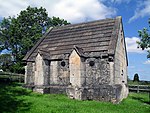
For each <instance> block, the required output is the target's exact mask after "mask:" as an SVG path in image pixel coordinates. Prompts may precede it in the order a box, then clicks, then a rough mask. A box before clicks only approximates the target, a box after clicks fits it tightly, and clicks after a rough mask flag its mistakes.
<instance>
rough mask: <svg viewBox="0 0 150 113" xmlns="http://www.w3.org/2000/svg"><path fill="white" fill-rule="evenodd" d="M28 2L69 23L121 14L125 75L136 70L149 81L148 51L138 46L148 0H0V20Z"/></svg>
mask: <svg viewBox="0 0 150 113" xmlns="http://www.w3.org/2000/svg"><path fill="white" fill-rule="evenodd" d="M28 6H32V7H41V6H42V7H44V8H46V10H47V12H48V15H49V17H52V16H56V17H60V18H63V19H66V20H67V21H68V22H71V23H72V24H75V23H82V22H88V21H94V20H100V19H105V18H115V17H117V16H122V20H123V27H124V33H125V40H126V46H127V54H128V62H129V65H128V76H129V78H130V79H133V77H134V74H135V73H138V75H139V78H140V80H149V81H150V59H147V51H146V50H145V51H142V50H141V49H138V48H137V44H136V41H139V40H140V37H139V36H138V30H142V29H143V28H144V27H147V28H149V26H148V19H149V17H150V0H0V20H2V19H3V18H4V17H5V18H7V17H9V16H15V17H16V16H17V14H19V13H20V11H21V10H25V9H26V8H27V7H28Z"/></svg>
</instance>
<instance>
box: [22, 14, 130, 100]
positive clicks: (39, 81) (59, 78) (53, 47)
mask: <svg viewBox="0 0 150 113" xmlns="http://www.w3.org/2000/svg"><path fill="white" fill-rule="evenodd" d="M23 60H24V61H25V62H26V64H27V65H26V66H25V70H26V73H25V86H26V87H30V88H32V89H33V90H34V91H36V92H40V93H56V94H58V93H65V94H67V95H68V96H69V97H70V98H74V99H80V100H100V101H111V102H120V101H121V100H122V99H123V98H125V97H127V95H128V87H127V66H128V60H127V52H126V46H125V38H124V31H123V25H122V18H121V17H120V16H119V17H116V18H111V19H103V20H98V21H92V22H87V23H80V24H74V25H66V26H61V27H54V28H50V29H49V30H48V32H47V33H46V34H45V35H44V36H43V37H42V38H41V39H40V40H39V41H38V42H37V44H36V45H35V46H34V47H33V48H32V49H31V50H30V51H29V52H28V53H27V55H26V56H25V57H24V59H23Z"/></svg>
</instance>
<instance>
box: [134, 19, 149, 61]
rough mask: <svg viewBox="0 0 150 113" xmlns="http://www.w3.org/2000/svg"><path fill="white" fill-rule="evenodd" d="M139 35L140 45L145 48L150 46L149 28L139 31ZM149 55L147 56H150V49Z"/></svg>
mask: <svg viewBox="0 0 150 113" xmlns="http://www.w3.org/2000/svg"><path fill="white" fill-rule="evenodd" d="M149 26H150V19H149ZM138 33H139V36H140V37H141V40H140V41H137V43H138V47H140V48H142V50H144V49H148V48H150V34H149V32H148V29H147V28H143V30H139V31H138ZM147 52H148V55H147V58H150V50H148V51H147Z"/></svg>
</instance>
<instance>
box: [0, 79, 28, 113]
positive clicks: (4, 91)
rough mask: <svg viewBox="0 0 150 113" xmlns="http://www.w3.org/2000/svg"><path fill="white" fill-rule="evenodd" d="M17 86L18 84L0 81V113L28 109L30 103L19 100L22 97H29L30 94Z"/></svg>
mask: <svg viewBox="0 0 150 113" xmlns="http://www.w3.org/2000/svg"><path fill="white" fill-rule="evenodd" d="M18 86H20V85H19V84H18V83H14V82H6V81H3V80H0V113H3V112H5V113H6V112H10V113H15V112H17V111H18V110H19V111H27V110H29V109H30V106H31V103H29V102H26V101H25V99H23V98H21V96H23V95H30V92H29V91H27V90H26V89H23V88H20V87H18Z"/></svg>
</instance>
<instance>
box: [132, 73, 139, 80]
mask: <svg viewBox="0 0 150 113" xmlns="http://www.w3.org/2000/svg"><path fill="white" fill-rule="evenodd" d="M133 82H139V75H138V74H137V73H136V74H135V75H134V78H133Z"/></svg>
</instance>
